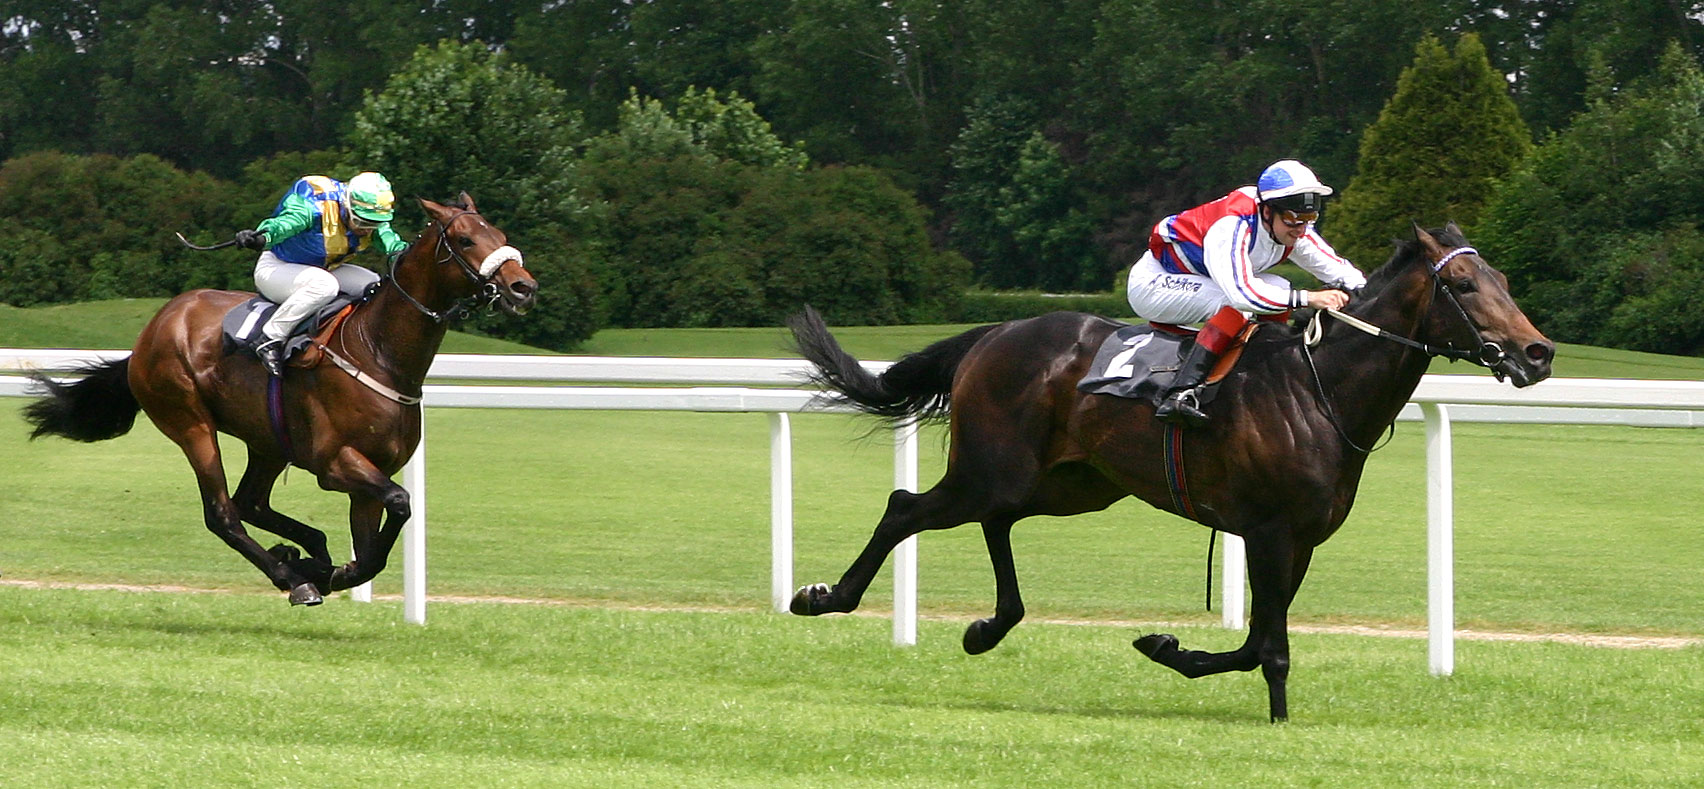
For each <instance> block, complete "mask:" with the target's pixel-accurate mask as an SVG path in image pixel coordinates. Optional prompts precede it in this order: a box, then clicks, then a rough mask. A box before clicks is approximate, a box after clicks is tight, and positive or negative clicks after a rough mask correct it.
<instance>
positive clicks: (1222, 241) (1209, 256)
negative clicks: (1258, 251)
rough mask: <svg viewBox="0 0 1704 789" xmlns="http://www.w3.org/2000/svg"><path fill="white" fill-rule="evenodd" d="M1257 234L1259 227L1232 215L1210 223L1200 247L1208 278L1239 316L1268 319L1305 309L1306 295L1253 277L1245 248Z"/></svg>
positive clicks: (1304, 292)
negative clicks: (1286, 311)
mask: <svg viewBox="0 0 1704 789" xmlns="http://www.w3.org/2000/svg"><path fill="white" fill-rule="evenodd" d="M1257 232H1260V228H1259V226H1258V225H1257V224H1256V223H1255V222H1254V221H1250V220H1249V218H1246V217H1238V216H1235V215H1232V216H1226V217H1224V218H1222V219H1220V220H1218V221H1217V222H1214V223H1213V226H1212V227H1210V228H1208V229H1207V233H1206V236H1205V238H1203V240H1202V245H1201V246H1202V250H1201V255H1202V260H1203V262H1204V263H1205V265H1206V268H1207V274H1208V276H1210V277H1212V278H1213V283H1214V284H1215V285H1218V286H1219V289H1220V290H1222V291H1224V293H1225V298H1226V299H1227V300H1228V301H1229V302H1230V305H1231V306H1232V307H1233V308H1235V309H1236V310H1237V311H1239V312H1252V313H1255V314H1258V315H1270V314H1274V313H1279V312H1283V311H1285V310H1288V309H1291V308H1293V307H1305V306H1307V303H1308V302H1307V291H1302V290H1295V289H1292V288H1288V287H1282V286H1277V285H1274V284H1272V283H1270V282H1267V281H1266V280H1264V279H1261V278H1260V277H1257V276H1255V271H1254V265H1253V263H1252V261H1250V260H1249V257H1248V248H1249V240H1250V235H1251V234H1253V233H1257Z"/></svg>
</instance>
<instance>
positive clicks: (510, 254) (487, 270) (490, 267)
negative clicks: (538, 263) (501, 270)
mask: <svg viewBox="0 0 1704 789" xmlns="http://www.w3.org/2000/svg"><path fill="white" fill-rule="evenodd" d="M511 260H513V261H515V263H516V265H519V266H521V267H523V268H525V267H526V265H527V264H526V263H525V262H523V261H522V260H521V251H520V250H518V249H516V248H514V247H511V246H509V245H507V244H505V245H503V246H500V247H498V248H496V249H494V250H492V251H491V254H489V255H486V256H485V262H483V263H480V264H479V276H481V277H489V276H491V275H492V274H495V273H497V268H498V267H499V266H501V265H503V264H504V263H506V262H508V261H511Z"/></svg>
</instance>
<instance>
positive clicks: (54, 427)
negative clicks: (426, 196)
mask: <svg viewBox="0 0 1704 789" xmlns="http://www.w3.org/2000/svg"><path fill="white" fill-rule="evenodd" d="M420 205H421V207H422V208H424V209H425V211H426V213H427V215H428V218H429V219H430V223H429V224H428V225H427V226H426V229H425V230H424V231H423V232H422V233H421V235H420V237H419V238H417V239H415V241H414V243H413V244H411V245H409V247H408V249H407V250H405V251H404V252H403V253H402V254H401V256H400V257H399V258H398V259H397V260H396V261H395V262H393V264H392V266H391V270H390V273H389V275H388V276H387V277H385V278H384V282H383V285H382V286H380V287H379V288H378V290H377V291H376V292H375V293H374V295H373V298H372V301H370V302H369V303H367V304H365V305H363V306H362V307H360V308H359V309H357V310H355V312H354V314H353V315H351V316H350V317H349V318H348V320H347V321H345V322H344V324H343V326H342V328H341V329H340V330H339V331H338V333H337V334H336V335H334V338H333V339H332V340H331V341H330V342H329V345H327V346H326V347H325V349H324V350H325V351H326V355H327V356H329V357H331V359H332V360H333V361H336V362H337V363H338V364H337V366H331V365H325V366H319V367H313V368H308V369H302V368H294V367H289V368H286V372H285V375H284V378H283V380H282V382H281V384H282V391H283V393H282V396H281V397H280V398H279V402H280V405H281V408H280V410H281V411H282V420H281V421H282V424H283V427H282V428H281V429H278V430H275V427H277V426H276V425H275V424H274V421H273V420H272V419H271V418H269V415H268V392H267V390H268V386H269V381H270V378H269V376H268V375H267V373H266V369H265V368H264V367H263V366H261V363H260V362H259V361H258V360H256V359H255V357H254V356H253V355H251V354H234V353H231V352H229V351H228V350H227V349H226V348H225V347H224V339H223V337H222V331H221V326H220V324H221V320H222V319H223V318H224V316H225V314H226V313H227V312H229V311H230V310H231V309H232V308H233V307H235V306H237V305H239V304H241V303H243V302H244V301H246V300H248V299H249V298H250V297H251V296H252V295H253V294H250V293H240V292H233V291H220V290H195V291H190V292H188V293H185V294H183V295H181V296H178V297H177V298H175V299H172V300H171V301H169V302H167V303H166V305H165V306H164V307H162V308H160V311H159V313H158V314H156V315H155V316H154V318H153V320H151V321H150V322H149V323H148V325H147V327H145V328H144V329H143V330H142V334H141V335H140V336H139V337H138V338H137V340H136V345H135V347H134V348H133V349H132V350H131V353H130V356H128V357H126V358H123V359H118V360H116V361H111V362H106V363H99V364H95V365H91V366H89V367H87V368H84V369H83V370H82V372H84V373H85V375H84V377H83V378H81V379H80V380H78V381H76V382H73V383H69V384H60V383H56V382H54V381H52V380H50V379H48V378H46V377H45V376H36V380H37V382H38V383H39V384H41V385H42V386H43V387H45V389H46V394H47V396H46V397H44V398H42V399H41V400H38V401H36V402H35V403H33V404H31V405H30V406H28V408H27V409H26V411H25V416H26V418H27V419H28V420H29V421H30V422H31V423H32V424H33V425H35V430H34V432H33V433H32V434H31V438H35V437H39V436H43V435H57V436H63V437H65V438H70V439H74V440H77V441H100V440H105V439H109V438H116V437H118V436H120V435H123V434H124V433H126V432H128V431H129V430H130V428H131V425H132V424H133V423H134V422H135V420H136V412H137V411H138V410H141V411H145V412H147V414H148V418H149V419H152V420H153V422H154V424H155V426H157V427H159V429H160V432H162V433H164V434H165V435H166V437H167V438H170V439H171V440H172V441H173V442H175V443H177V445H178V447H180V448H181V449H182V450H183V453H184V454H185V455H186V456H188V458H189V464H190V466H191V467H192V468H194V470H195V479H196V482H197V483H198V484H199V485H200V488H201V501H202V506H203V509H204V512H205V516H206V523H207V528H208V529H209V530H210V531H212V532H213V533H214V534H216V535H218V536H219V538H220V539H222V540H224V541H225V543H226V544H227V545H230V546H231V547H232V548H233V549H235V550H236V551H237V552H238V553H240V554H242V555H243V558H245V559H248V560H249V561H250V562H252V563H253V564H254V566H255V567H258V568H260V571H261V572H262V573H265V574H266V577H267V578H268V579H269V580H271V581H272V583H273V584H274V585H276V586H277V587H278V588H279V589H280V590H287V591H289V593H290V604H291V605H317V604H319V603H320V602H322V598H321V595H323V594H329V593H330V592H332V591H333V590H337V589H347V588H349V587H352V586H358V585H360V584H362V583H365V582H367V581H368V580H370V579H372V578H373V576H375V575H378V573H379V571H380V570H383V569H384V566H385V561H386V559H387V557H388V556H389V555H390V551H391V548H392V547H393V546H394V545H395V544H396V538H397V536H398V534H399V533H400V532H401V530H402V525H403V524H404V523H405V522H407V521H408V518H409V514H410V506H409V500H408V493H407V492H406V491H404V490H403V489H402V487H401V486H400V485H397V484H396V483H394V482H392V481H391V475H393V474H395V473H396V472H397V471H398V470H399V469H401V468H402V466H403V464H404V463H406V462H407V461H408V458H409V456H410V455H412V454H413V453H414V449H415V447H416V446H418V445H419V443H420V418H421V414H420V406H419V397H418V395H419V394H420V391H421V384H422V383H423V382H424V381H425V379H426V370H427V368H428V367H430V366H431V364H432V357H433V356H435V355H436V354H437V353H438V346H439V344H440V343H442V342H443V340H444V333H445V331H446V330H447V324H448V322H449V320H450V319H451V318H454V317H456V316H459V315H461V314H463V313H465V312H466V311H468V310H469V309H471V308H474V307H476V306H477V305H479V304H489V303H493V302H494V303H496V304H497V305H498V306H499V307H500V308H502V309H503V310H504V311H505V312H509V313H511V314H519V313H521V312H525V311H526V309H527V308H529V307H531V306H532V302H533V298H534V296H535V292H536V290H537V288H538V283H537V282H536V281H535V280H534V279H533V278H532V276H531V275H529V274H528V273H527V271H526V269H525V268H523V267H522V261H521V256H520V253H519V252H516V251H515V249H514V248H513V247H510V246H508V241H507V238H506V237H505V236H504V235H503V231H501V230H498V229H497V228H496V227H494V226H492V225H491V224H490V223H489V222H487V221H486V220H485V217H483V216H480V215H479V213H478V211H477V210H476V209H475V207H474V204H473V200H472V198H470V197H468V196H467V193H466V192H463V193H462V194H461V196H460V198H459V203H458V202H451V203H448V204H442V205H441V204H438V203H434V202H431V201H429V200H421V201H420ZM470 261H471V262H470ZM217 433H226V434H229V435H231V436H234V437H236V438H237V439H238V440H239V441H242V442H243V443H244V444H247V445H248V467H247V469H246V470H245V471H244V472H243V477H242V480H241V481H240V482H238V483H237V492H236V496H235V497H232V496H231V495H230V494H229V492H228V487H227V484H226V480H225V469H224V466H223V464H222V463H221V462H220V457H219V443H218V438H217V435H216V434H217ZM291 464H294V465H296V466H298V467H300V468H303V469H306V470H307V471H308V472H309V473H312V474H313V475H314V476H315V477H316V478H318V480H319V484H320V487H322V488H325V489H326V490H335V491H341V492H343V493H347V494H348V495H349V502H350V503H349V530H350V534H351V536H352V538H353V544H354V556H353V558H352V560H351V561H350V562H349V563H347V564H344V565H342V566H340V567H335V568H334V567H333V565H332V559H331V553H330V552H329V551H328V550H327V549H326V536H325V533H324V532H321V531H320V530H319V529H315V528H313V527H311V526H308V525H307V524H304V523H302V522H300V521H297V520H295V519H293V518H290V517H289V516H287V515H283V514H281V513H278V512H275V511H274V510H273V509H272V506H271V503H270V499H271V496H272V486H273V484H274V483H275V482H276V481H277V479H278V475H279V474H281V473H283V471H284V469H285V468H286V467H287V466H289V465H291ZM381 514H383V515H385V516H386V517H385V520H384V523H383V526H382V527H381V525H380V516H381ZM244 521H247V522H248V523H250V524H253V525H254V526H256V527H258V528H261V529H264V530H266V531H269V532H272V533H273V534H276V535H278V536H280V537H283V538H285V539H287V540H291V541H293V542H295V543H296V544H298V545H300V546H302V547H303V548H305V549H306V550H307V552H308V557H307V558H305V559H304V558H301V556H300V552H299V551H297V549H295V548H294V547H291V546H289V545H286V544H280V545H277V546H274V547H273V548H272V549H271V550H267V549H264V548H262V547H260V543H258V542H256V541H255V539H254V538H253V537H251V536H249V534H248V532H247V531H246V530H244V529H243V522H244Z"/></svg>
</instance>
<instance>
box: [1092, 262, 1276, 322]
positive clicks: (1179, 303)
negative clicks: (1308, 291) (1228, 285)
mask: <svg viewBox="0 0 1704 789" xmlns="http://www.w3.org/2000/svg"><path fill="white" fill-rule="evenodd" d="M1255 276H1257V277H1259V278H1261V279H1263V280H1265V281H1267V282H1270V283H1272V284H1273V285H1275V286H1278V287H1282V288H1289V287H1290V283H1289V282H1288V281H1286V280H1285V279H1284V278H1283V277H1280V276H1278V275H1277V274H1256V275H1255ZM1124 293H1125V296H1126V297H1127V298H1128V299H1129V300H1130V309H1132V310H1134V311H1135V312H1136V314H1137V315H1138V316H1140V317H1141V318H1142V319H1143V320H1150V321H1158V322H1160V323H1173V324H1177V325H1180V326H1187V325H1194V324H1200V323H1205V322H1206V321H1207V319H1208V318H1211V317H1213V313H1215V312H1218V311H1219V308H1220V307H1224V306H1226V305H1228V304H1230V303H1231V300H1230V298H1228V297H1227V296H1225V291H1223V290H1221V289H1220V288H1219V285H1218V284H1217V283H1215V282H1213V280H1212V278H1210V277H1203V276H1199V275H1196V274H1172V273H1170V272H1167V271H1166V270H1165V269H1164V268H1162V267H1161V266H1160V262H1159V261H1158V260H1155V259H1154V253H1152V252H1149V253H1146V254H1144V255H1142V259H1141V260H1139V261H1137V262H1136V265H1134V266H1131V267H1130V280H1129V282H1128V283H1127V284H1126V285H1125V290H1124Z"/></svg>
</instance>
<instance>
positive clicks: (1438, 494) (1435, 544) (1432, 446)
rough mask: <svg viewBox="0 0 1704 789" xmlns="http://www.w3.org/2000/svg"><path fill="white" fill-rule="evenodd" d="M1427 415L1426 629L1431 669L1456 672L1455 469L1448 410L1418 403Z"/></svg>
mask: <svg viewBox="0 0 1704 789" xmlns="http://www.w3.org/2000/svg"><path fill="white" fill-rule="evenodd" d="M1420 411H1421V413H1423V414H1424V415H1425V417H1426V630H1427V642H1428V648H1427V652H1428V657H1429V659H1430V663H1431V669H1432V675H1433V676H1438V677H1447V676H1449V675H1450V674H1452V673H1454V672H1455V538H1454V529H1455V496H1454V493H1453V490H1452V489H1453V488H1454V485H1455V469H1454V467H1453V465H1452V461H1451V448H1450V410H1449V407H1448V406H1445V405H1443V404H1441V403H1421V404H1420Z"/></svg>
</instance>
